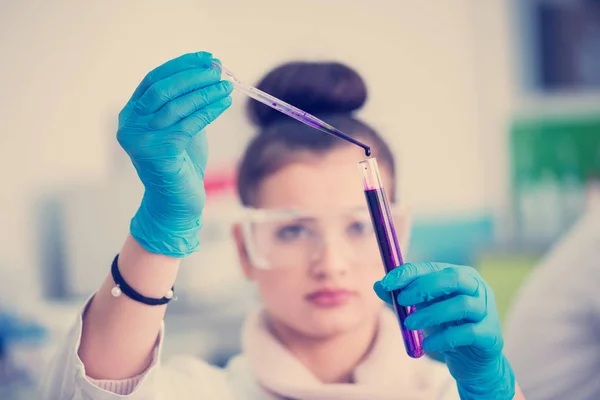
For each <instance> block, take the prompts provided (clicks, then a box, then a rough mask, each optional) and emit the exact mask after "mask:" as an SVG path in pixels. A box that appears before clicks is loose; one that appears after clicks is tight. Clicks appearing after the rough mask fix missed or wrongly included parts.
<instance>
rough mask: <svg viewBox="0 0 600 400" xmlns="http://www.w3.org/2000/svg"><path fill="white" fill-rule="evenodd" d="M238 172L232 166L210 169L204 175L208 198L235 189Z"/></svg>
mask: <svg viewBox="0 0 600 400" xmlns="http://www.w3.org/2000/svg"><path fill="white" fill-rule="evenodd" d="M235 185H236V173H235V169H233V168H231V167H226V168H219V169H216V168H215V170H212V169H211V171H208V172H207V173H206V175H205V176H204V189H205V190H206V198H207V199H210V198H213V197H218V196H221V195H224V194H229V193H230V192H231V191H233V190H235Z"/></svg>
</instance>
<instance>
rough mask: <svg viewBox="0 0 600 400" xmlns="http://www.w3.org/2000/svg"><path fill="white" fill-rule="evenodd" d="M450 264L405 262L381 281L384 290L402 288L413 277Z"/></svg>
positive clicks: (444, 267)
mask: <svg viewBox="0 0 600 400" xmlns="http://www.w3.org/2000/svg"><path fill="white" fill-rule="evenodd" d="M451 266H452V265H451V264H443V263H433V262H422V263H415V264H413V263H406V264H404V265H401V266H399V267H397V268H394V269H393V270H391V271H390V272H388V273H387V274H386V276H385V277H384V278H383V280H382V281H381V283H382V285H383V287H384V288H385V289H386V290H396V289H402V288H404V287H405V286H407V285H408V284H409V283H411V282H412V281H414V280H415V279H417V278H419V277H421V276H424V275H428V274H431V273H433V272H437V271H441V270H443V269H446V268H449V267H451Z"/></svg>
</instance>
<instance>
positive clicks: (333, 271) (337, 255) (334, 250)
mask: <svg viewBox="0 0 600 400" xmlns="http://www.w3.org/2000/svg"><path fill="white" fill-rule="evenodd" d="M346 252H347V250H345V249H344V246H339V245H338V246H332V245H331V244H324V245H323V249H322V252H321V255H320V257H318V258H316V259H315V260H313V262H312V263H311V268H310V272H311V274H313V276H315V277H317V278H324V277H329V276H336V275H345V274H346V273H347V272H348V269H349V267H350V263H349V262H348V254H346Z"/></svg>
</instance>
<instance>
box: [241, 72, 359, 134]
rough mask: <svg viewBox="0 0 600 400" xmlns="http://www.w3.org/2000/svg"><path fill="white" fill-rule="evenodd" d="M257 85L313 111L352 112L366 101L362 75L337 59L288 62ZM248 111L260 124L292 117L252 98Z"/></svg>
mask: <svg viewBox="0 0 600 400" xmlns="http://www.w3.org/2000/svg"><path fill="white" fill-rule="evenodd" d="M257 88H259V89H260V90H262V91H265V92H267V93H269V94H270V95H272V96H275V97H277V98H279V99H281V100H283V101H285V102H287V103H290V104H292V105H294V106H296V107H298V108H300V109H302V110H304V111H306V112H308V113H310V114H340V113H348V114H349V113H351V112H353V111H355V110H358V109H359V108H360V107H362V105H363V104H364V103H365V101H366V100H367V88H366V85H365V83H364V81H363V79H362V78H361V76H360V75H359V74H358V73H357V72H356V71H355V70H353V69H352V68H350V67H348V66H346V65H344V64H340V63H335V62H289V63H286V64H283V65H280V66H279V67H277V68H275V69H273V70H272V71H271V72H269V73H268V74H267V75H266V76H265V77H263V78H262V80H261V81H260V82H259V83H258V85H257ZM247 111H248V115H249V117H250V120H251V121H252V122H253V123H255V124H257V125H259V126H261V127H265V126H267V125H269V124H271V123H273V121H276V120H279V119H281V118H289V117H288V116H286V115H284V114H282V113H280V112H279V111H277V110H274V109H272V108H270V107H268V106H266V105H264V104H261V103H259V102H258V101H256V100H253V99H250V101H249V103H248V109H247Z"/></svg>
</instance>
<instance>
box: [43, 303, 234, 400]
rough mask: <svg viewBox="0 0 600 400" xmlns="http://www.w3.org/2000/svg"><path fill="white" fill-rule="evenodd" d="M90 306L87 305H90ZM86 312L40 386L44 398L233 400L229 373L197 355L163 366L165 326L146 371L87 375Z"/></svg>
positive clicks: (81, 399) (79, 399) (61, 348)
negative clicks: (83, 353)
mask: <svg viewBox="0 0 600 400" xmlns="http://www.w3.org/2000/svg"><path fill="white" fill-rule="evenodd" d="M85 308H87V304H86V307H84V310H85ZM82 326H83V319H82V314H80V315H78V317H77V320H76V322H75V324H74V326H73V327H72V328H71V330H70V331H69V333H68V334H67V336H66V337H65V338H64V340H63V342H62V343H61V344H60V346H59V349H58V351H57V353H56V354H55V356H54V358H53V360H52V362H51V363H50V365H49V366H48V369H47V371H46V375H45V377H44V379H43V380H42V382H41V385H40V388H39V390H40V395H39V398H40V399H42V400H56V399H64V400H119V399H120V400H122V399H129V400H168V399H178V400H188V399H189V400H191V399H199V398H206V399H223V400H229V399H231V394H230V391H229V388H228V386H227V382H226V379H225V374H224V373H223V371H222V370H220V369H218V368H216V367H213V366H211V365H209V364H207V363H205V362H202V361H201V360H197V359H195V358H193V357H179V358H177V359H173V360H172V361H171V362H170V363H168V364H167V365H165V366H162V365H161V363H160V354H161V349H162V341H163V331H164V327H161V331H160V334H159V336H158V338H157V341H156V345H155V348H154V353H153V360H152V363H151V364H150V366H149V367H148V369H146V371H144V372H143V373H142V374H140V375H138V376H136V377H133V378H129V379H124V380H117V381H109V380H93V379H90V378H89V377H87V376H86V373H85V366H84V365H83V362H82V361H81V359H80V358H79V355H78V354H77V351H78V349H79V344H80V341H81V331H82Z"/></svg>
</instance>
